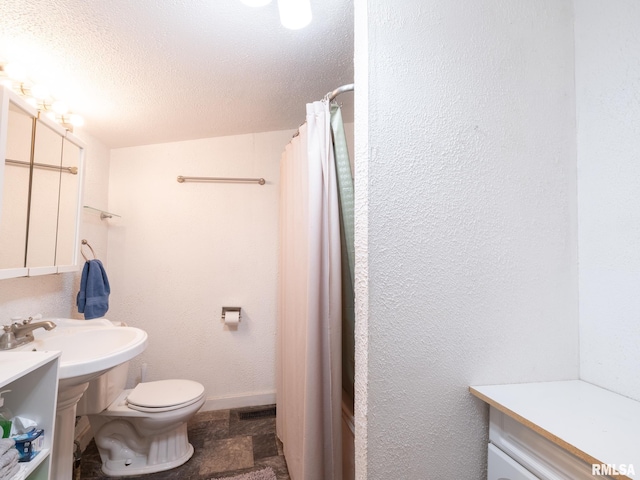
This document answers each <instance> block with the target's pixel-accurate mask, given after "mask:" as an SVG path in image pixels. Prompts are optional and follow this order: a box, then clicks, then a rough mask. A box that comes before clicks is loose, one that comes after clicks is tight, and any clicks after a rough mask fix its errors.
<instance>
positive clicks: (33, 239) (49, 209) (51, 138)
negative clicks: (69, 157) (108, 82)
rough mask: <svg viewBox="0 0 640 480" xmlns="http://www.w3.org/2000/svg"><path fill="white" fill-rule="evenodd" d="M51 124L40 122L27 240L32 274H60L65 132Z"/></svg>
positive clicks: (38, 125)
mask: <svg viewBox="0 0 640 480" xmlns="http://www.w3.org/2000/svg"><path fill="white" fill-rule="evenodd" d="M51 123H52V122H46V121H43V119H38V120H37V121H36V133H35V143H34V147H33V159H34V161H33V173H32V180H31V204H30V206H29V231H28V237H27V267H29V275H34V274H45V273H55V271H56V270H55V260H56V233H57V228H58V200H59V193H60V174H61V170H60V168H61V163H62V139H63V138H64V129H62V128H61V127H59V126H58V125H52V124H51ZM43 267H46V268H43Z"/></svg>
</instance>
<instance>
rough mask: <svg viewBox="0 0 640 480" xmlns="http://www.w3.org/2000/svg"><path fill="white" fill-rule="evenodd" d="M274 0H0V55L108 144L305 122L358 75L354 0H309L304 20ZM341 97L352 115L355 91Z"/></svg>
mask: <svg viewBox="0 0 640 480" xmlns="http://www.w3.org/2000/svg"><path fill="white" fill-rule="evenodd" d="M276 3H277V2H276V0H274V1H273V2H272V4H271V5H268V6H266V7H262V8H257V9H254V8H250V7H247V6H245V5H243V4H242V3H241V2H240V1H239V0H108V1H107V0H1V2H0V4H1V5H2V7H1V10H2V12H1V14H0V61H2V60H4V61H12V60H17V61H20V63H22V64H23V65H25V67H26V68H27V71H28V72H29V74H30V77H31V78H32V79H33V80H35V81H41V82H43V83H46V84H47V85H48V86H49V87H50V88H51V90H52V93H53V94H54V95H55V96H56V97H58V98H60V99H62V100H65V101H66V102H67V103H68V104H69V105H70V106H71V108H72V110H73V111H74V112H76V113H79V114H81V115H83V116H84V117H85V122H86V124H85V126H84V127H83V129H84V130H86V131H87V132H89V133H90V134H91V135H93V136H95V137H97V138H98V139H100V140H101V141H102V142H103V143H105V145H107V146H108V147H111V148H116V147H124V146H133V145H144V144H150V143H160V142H168V141H177V140H187V139H194V138H204V137H212V136H223V135H234V134H240V133H249V132H262V131H270V130H282V129H289V128H296V127H297V126H298V125H299V124H300V123H302V121H303V120H304V115H305V107H304V105H305V103H307V102H309V101H313V100H318V99H320V98H322V97H323V96H324V94H325V93H327V92H328V91H330V90H333V89H334V88H336V87H338V86H340V85H343V84H345V83H352V82H353V2H352V1H351V0H311V8H312V10H313V20H312V22H311V24H310V25H309V26H308V27H306V28H304V29H302V30H297V31H292V30H287V29H285V28H284V27H282V26H281V25H280V22H279V18H278V11H277V5H276ZM340 98H341V100H342V101H343V102H344V104H345V110H346V111H345V117H346V118H347V119H351V118H352V117H353V110H352V100H353V98H352V94H345V95H344V96H341V97H340Z"/></svg>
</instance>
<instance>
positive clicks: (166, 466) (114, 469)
mask: <svg viewBox="0 0 640 480" xmlns="http://www.w3.org/2000/svg"><path fill="white" fill-rule="evenodd" d="M193 452H194V450H193V446H192V445H191V444H189V446H188V450H187V452H186V453H185V454H184V455H183V456H182V457H180V458H177V459H175V460H172V461H170V462H164V463H158V464H156V465H147V464H146V458H144V457H137V458H133V459H131V460H132V461H131V463H129V464H128V465H127V464H126V462H127V460H116V461H109V462H107V463H108V465H106V464H103V465H102V472H103V473H104V474H105V475H109V476H110V477H128V476H132V475H144V474H147V473H156V472H164V471H165V470H170V469H172V468H176V467H179V466H180V465H182V464H184V463H186V462H187V461H188V460H189V459H190V458H191V456H192V455H193Z"/></svg>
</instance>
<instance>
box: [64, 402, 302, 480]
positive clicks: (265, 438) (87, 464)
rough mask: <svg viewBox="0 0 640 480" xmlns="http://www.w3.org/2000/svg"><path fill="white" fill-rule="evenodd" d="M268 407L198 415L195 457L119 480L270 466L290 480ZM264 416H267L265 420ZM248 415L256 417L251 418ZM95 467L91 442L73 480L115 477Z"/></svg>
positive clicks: (179, 479)
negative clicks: (165, 468) (169, 467)
mask: <svg viewBox="0 0 640 480" xmlns="http://www.w3.org/2000/svg"><path fill="white" fill-rule="evenodd" d="M273 407H274V406H273V405H267V406H262V407H252V408H240V409H232V410H217V411H213V412H202V413H198V414H196V415H195V416H194V417H193V419H191V421H190V422H189V425H188V429H189V441H190V442H191V444H192V445H193V447H194V449H195V453H194V454H193V457H191V459H190V460H189V461H188V462H187V463H185V464H184V465H182V466H180V467H177V468H174V469H172V470H168V471H166V472H159V473H152V474H148V475H139V476H133V477H124V478H127V479H130V480H134V479H140V480H143V479H144V480H210V479H213V478H215V479H217V478H224V477H232V476H234V475H238V474H240V473H248V472H253V471H256V470H261V469H263V468H265V467H271V468H272V469H273V471H274V472H275V473H276V476H277V477H278V480H289V472H288V471H287V464H286V462H285V459H284V455H283V453H282V444H281V443H280V441H279V440H278V439H277V437H276V419H275V416H274V415H273V412H274V411H275V410H272V411H271V412H269V411H268V410H270V409H273ZM265 413H267V414H268V416H264V414H265ZM261 414H262V415H263V416H260V415H261ZM252 415H257V416H256V417H255V418H251V417H252ZM245 417H249V418H245ZM100 466H101V461H100V455H99V453H98V450H97V449H96V445H95V443H94V442H93V441H91V443H90V444H89V446H88V447H87V448H86V450H85V451H84V452H83V454H82V461H81V463H80V467H79V472H78V471H76V476H75V479H76V480H78V479H80V480H107V479H110V478H114V477H107V476H106V475H104V474H103V473H102V471H101V469H100ZM118 478H121V477H118Z"/></svg>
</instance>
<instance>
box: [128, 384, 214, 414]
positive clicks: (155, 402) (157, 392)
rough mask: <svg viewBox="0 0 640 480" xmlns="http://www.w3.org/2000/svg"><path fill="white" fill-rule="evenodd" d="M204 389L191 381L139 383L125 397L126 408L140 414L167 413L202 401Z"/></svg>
mask: <svg viewBox="0 0 640 480" xmlns="http://www.w3.org/2000/svg"><path fill="white" fill-rule="evenodd" d="M203 396H204V387H203V386H202V385H201V384H200V383H198V382H194V381H192V380H158V381H155V382H145V383H139V384H138V385H137V386H136V387H135V388H134V389H133V390H131V392H130V393H129V395H128V396H127V400H126V401H127V406H128V407H129V408H131V409H132V410H137V411H140V412H152V413H153V412H168V411H171V410H177V409H179V408H183V407H186V406H189V405H192V404H194V403H195V402H197V401H199V400H200V399H202V397H203Z"/></svg>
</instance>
